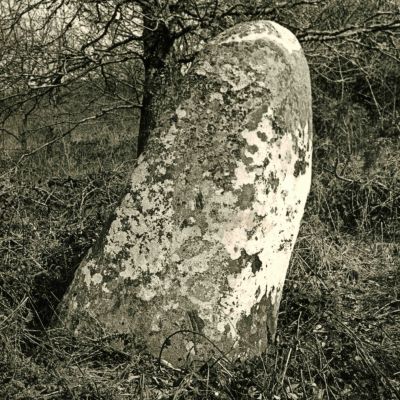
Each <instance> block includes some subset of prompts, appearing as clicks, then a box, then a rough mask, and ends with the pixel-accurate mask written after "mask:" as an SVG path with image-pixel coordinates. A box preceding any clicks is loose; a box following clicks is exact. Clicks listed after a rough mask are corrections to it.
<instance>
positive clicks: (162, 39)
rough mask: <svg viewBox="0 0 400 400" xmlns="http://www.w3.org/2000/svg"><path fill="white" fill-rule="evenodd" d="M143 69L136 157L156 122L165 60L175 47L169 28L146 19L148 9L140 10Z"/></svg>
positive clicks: (153, 20)
mask: <svg viewBox="0 0 400 400" xmlns="http://www.w3.org/2000/svg"><path fill="white" fill-rule="evenodd" d="M143 14H144V15H145V17H144V26H145V28H144V30H143V65H144V85H143V99H142V109H141V114H140V125H139V136H138V149H137V155H138V156H139V155H140V154H141V153H142V152H143V150H144V148H145V146H146V143H147V140H148V138H149V135H150V132H151V130H152V129H153V128H154V127H155V122H156V119H157V109H158V108H159V107H158V106H157V103H159V102H160V101H161V97H162V92H163V87H164V84H165V82H164V79H163V78H164V77H165V74H166V73H165V64H166V58H167V56H168V54H169V52H170V50H171V47H172V45H173V43H174V38H173V36H172V35H171V32H170V31H169V29H168V27H167V26H166V24H165V23H164V22H163V21H160V20H156V19H154V18H149V17H148V16H149V15H152V13H151V10H150V7H143Z"/></svg>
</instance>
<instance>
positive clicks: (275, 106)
mask: <svg viewBox="0 0 400 400" xmlns="http://www.w3.org/2000/svg"><path fill="white" fill-rule="evenodd" d="M177 99H178V101H177V103H176V104H175V105H174V106H173V107H172V108H171V107H170V108H169V109H167V110H165V112H163V113H162V115H161V117H160V121H159V124H158V127H157V128H156V129H155V130H154V131H153V132H152V138H151V140H150V141H149V143H148V146H147V149H146V151H145V153H144V154H143V155H142V156H141V157H140V158H139V160H138V163H137V166H136V168H135V170H134V171H133V174H132V180H131V187H130V191H129V193H128V194H127V195H126V196H125V197H124V199H123V201H122V203H121V205H120V206H119V207H118V209H117V210H116V214H115V216H114V219H113V221H112V223H111V226H110V228H109V230H108V233H107V234H106V235H104V237H103V239H102V240H101V241H100V242H99V243H98V244H97V245H96V246H95V247H94V248H93V249H92V250H91V252H90V253H89V254H88V255H87V257H86V259H85V260H84V261H83V263H82V264H81V266H80V267H79V268H78V270H77V272H76V275H75V278H74V281H73V284H72V286H71V288H70V289H69V291H68V293H67V295H66V296H65V298H64V300H63V303H62V306H61V314H60V315H61V318H62V320H63V322H64V323H65V324H66V325H67V326H69V327H70V328H72V329H73V330H74V331H75V332H76V333H77V334H78V333H80V332H84V331H86V330H88V329H89V330H93V328H94V327H95V326H99V325H100V326H102V329H104V331H105V332H109V333H133V334H134V335H136V336H137V337H139V338H141V339H143V340H144V341H145V343H146V344H147V346H148V349H149V350H150V351H151V352H152V353H153V354H155V355H158V354H159V351H160V349H161V347H163V352H162V358H163V359H165V360H167V361H169V362H171V363H172V364H174V365H181V364H182V363H184V361H185V360H186V359H187V357H188V356H189V359H192V360H193V359H197V360H207V359H209V358H210V357H213V356H214V357H220V356H221V352H223V353H225V354H226V356H227V357H228V358H230V359H235V358H237V357H242V358H245V357H249V356H253V355H257V354H259V353H260V352H262V351H263V350H265V348H266V346H267V341H268V338H273V337H274V335H275V331H276V324H277V313H278V307H279V303H280V299H281V295H282V287H283V284H284V280H285V275H286V271H287V268H288V264H289V259H290V256H291V252H292V249H293V245H294V243H295V240H296V237H297V234H298V230H299V225H300V220H301V217H302V214H303V211H304V205H305V202H306V197H307V194H308V191H309V187H310V180H311V130H312V127H311V93H310V78H309V70H308V66H307V63H306V60H305V57H304V55H303V51H302V49H301V47H300V44H299V42H298V41H297V40H296V38H295V37H294V36H293V35H292V34H291V33H290V32H289V31H288V30H286V29H285V28H283V27H281V26H279V25H278V24H276V23H274V22H267V21H258V22H249V23H244V24H239V25H237V26H235V27H233V28H232V29H229V30H227V31H226V32H224V33H222V34H221V35H219V36H218V37H217V38H216V39H215V40H214V41H213V42H211V43H210V44H209V45H208V46H207V47H206V49H205V50H204V51H203V52H202V55H201V56H200V57H199V59H198V60H197V61H196V62H195V63H194V65H193V66H192V68H191V70H190V71H189V73H188V74H187V76H186V77H185V79H184V82H183V84H182V89H181V90H180V92H179V93H178V95H177ZM174 333H175V334H174ZM167 337H169V340H167V341H166V340H165V339H166V338H167Z"/></svg>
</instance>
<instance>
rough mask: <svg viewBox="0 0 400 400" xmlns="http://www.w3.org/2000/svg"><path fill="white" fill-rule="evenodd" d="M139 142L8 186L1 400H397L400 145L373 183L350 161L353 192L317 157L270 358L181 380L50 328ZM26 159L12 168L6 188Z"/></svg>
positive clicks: (2, 216)
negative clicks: (75, 270) (399, 152)
mask: <svg viewBox="0 0 400 400" xmlns="http://www.w3.org/2000/svg"><path fill="white" fill-rule="evenodd" d="M132 142H133V138H129V137H123V136H122V137H117V135H116V134H115V132H113V131H112V130H108V131H106V132H104V131H103V132H102V134H101V135H100V136H98V137H97V140H91V141H89V140H85V139H84V138H83V139H79V140H75V139H74V141H72V140H67V139H66V140H65V141H64V142H62V143H60V144H58V145H57V146H56V147H55V148H54V149H53V152H52V153H51V154H45V153H44V152H39V153H36V154H35V155H34V156H32V157H30V158H28V159H26V160H25V161H24V163H22V164H21V165H19V166H18V168H15V169H14V170H13V171H12V172H11V173H10V174H6V175H4V176H3V177H2V178H1V180H0V232H1V235H0V259H1V260H2V263H1V265H0V398H2V399H3V398H4V399H171V400H178V399H210V400H211V399H259V400H260V399H268V400H270V399H272V400H284V399H285V400H286V399H289V400H300V399H305V400H306V399H311V400H323V399H329V400H335V399H349V400H361V399H373V400H376V399H381V400H391V399H400V333H399V332H400V297H399V290H400V267H399V266H400V243H399V236H398V234H399V232H400V222H399V218H398V215H399V210H400V200H399V191H398V187H399V182H400V179H399V172H398V171H400V168H399V167H400V165H399V164H400V160H399V159H398V158H399V157H398V156H397V158H396V157H395V156H394V154H396V151H397V150H398V148H397V146H398V144H396V143H395V142H388V143H387V145H386V147H385V146H383V147H382V149H381V151H380V153H379V158H378V159H377V160H375V164H374V166H373V167H371V168H370V169H369V170H368V173H366V172H365V160H363V159H361V158H360V159H359V158H357V157H355V158H353V159H351V160H350V161H349V162H348V163H347V170H346V171H342V170H341V173H342V175H343V176H346V177H347V178H348V179H350V181H349V180H347V181H346V180H341V179H338V178H337V177H334V175H333V173H332V172H334V171H332V170H331V169H332V168H329V166H328V168H326V166H327V165H328V163H325V164H323V163H322V161H321V160H318V157H316V163H315V168H314V171H315V173H314V181H313V190H312V193H311V195H310V199H309V202H308V206H307V211H306V215H305V217H304V220H303V224H302V228H301V232H300V235H299V239H298V242H297V244H296V249H295V252H294V254H293V257H292V261H291V266H290V270H289V274H288V277H287V281H286V285H285V291H284V296H283V300H282V305H281V309H280V319H279V328H278V337H277V342H276V344H275V345H274V346H271V347H270V348H269V349H268V351H267V353H266V354H264V355H263V356H262V357H261V356H260V357H258V358H255V359H252V360H247V361H246V362H237V363H227V362H225V361H222V360H220V361H219V362H217V363H210V364H205V365H204V366H203V367H202V368H200V369H197V370H185V371H181V370H176V369H173V368H171V367H169V366H166V365H159V364H158V360H157V359H154V358H153V357H151V356H150V355H149V354H147V353H146V351H145V349H144V348H143V346H142V345H141V344H140V343H137V342H136V340H135V338H134V337H129V336H127V335H114V336H107V335H103V336H93V337H80V338H76V337H74V336H72V335H71V334H70V332H68V331H66V330H63V329H53V328H51V326H50V325H49V322H50V321H51V318H54V310H55V309H56V307H57V304H58V301H59V299H60V298H61V297H62V295H63V294H64V292H65V290H66V288H67V287H68V284H69V283H70V281H71V279H72V276H73V272H74V269H75V267H76V266H77V265H78V264H79V261H80V260H81V258H82V257H83V255H84V254H85V252H86V251H87V249H88V248H89V247H90V246H91V245H92V244H93V242H94V241H95V240H96V238H97V236H98V235H99V233H100V231H101V227H102V225H103V224H104V223H105V221H106V219H107V216H108V214H109V213H110V212H111V210H113V209H114V207H115V206H116V204H117V203H118V200H119V198H120V196H121V195H122V194H123V192H124V188H125V186H126V184H127V180H128V177H129V173H128V171H130V170H131V168H132V166H133V164H134V156H133V154H134V148H133V147H132V146H131V143H132ZM105 143H107V146H105ZM397 154H398V153H397ZM16 159H17V156H16V155H13V154H11V155H9V156H8V157H5V156H3V157H2V160H1V171H0V175H2V173H3V172H5V171H8V170H9V168H10V167H11V166H12V165H13V163H14V162H15V160H16ZM326 169H328V170H331V172H329V171H327V170H326ZM348 171H351V176H350V175H349V174H348ZM342 175H340V176H342ZM382 185H383V186H382ZM127 348H128V349H129V351H127V350H126V349H127Z"/></svg>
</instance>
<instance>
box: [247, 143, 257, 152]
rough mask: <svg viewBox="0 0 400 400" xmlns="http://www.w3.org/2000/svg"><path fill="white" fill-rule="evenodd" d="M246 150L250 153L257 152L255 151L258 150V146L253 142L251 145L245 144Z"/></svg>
mask: <svg viewBox="0 0 400 400" xmlns="http://www.w3.org/2000/svg"><path fill="white" fill-rule="evenodd" d="M247 151H248V152H249V153H250V154H255V153H257V151H258V147H257V146H256V145H255V144H253V145H251V146H247Z"/></svg>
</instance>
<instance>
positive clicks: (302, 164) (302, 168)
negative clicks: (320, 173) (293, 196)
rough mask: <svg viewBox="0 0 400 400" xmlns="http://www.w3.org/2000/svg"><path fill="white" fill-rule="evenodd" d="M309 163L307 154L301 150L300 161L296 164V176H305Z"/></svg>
mask: <svg viewBox="0 0 400 400" xmlns="http://www.w3.org/2000/svg"><path fill="white" fill-rule="evenodd" d="M307 167H308V162H307V161H306V152H305V150H304V149H299V159H298V160H297V161H296V162H295V164H294V174H293V175H294V176H295V177H296V178H297V177H298V176H299V175H304V174H305V173H306V172H307Z"/></svg>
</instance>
